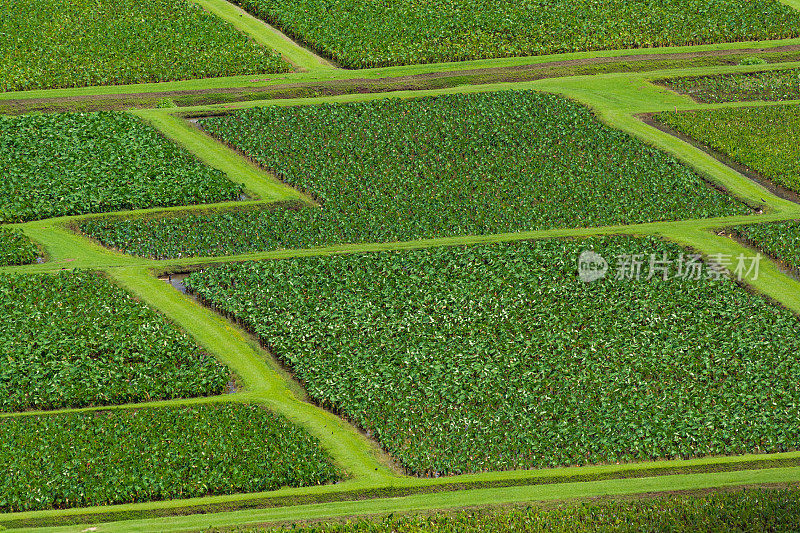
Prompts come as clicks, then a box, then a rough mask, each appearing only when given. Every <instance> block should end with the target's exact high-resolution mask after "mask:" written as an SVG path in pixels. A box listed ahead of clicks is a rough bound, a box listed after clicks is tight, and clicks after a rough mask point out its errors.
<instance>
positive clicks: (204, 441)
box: [0, 404, 341, 512]
mask: <svg viewBox="0 0 800 533" xmlns="http://www.w3.org/2000/svg"><path fill="white" fill-rule="evenodd" d="M0 461H2V463H3V469H4V472H5V475H3V476H2V478H0V494H2V498H0V509H2V510H3V511H11V512H13V511H33V510H42V509H66V508H70V507H87V506H93V505H109V504H115V503H133V502H145V501H157V500H169V499H176V498H192V497H200V496H208V495H213V494H232V493H236V492H261V491H268V490H275V489H278V488H281V487H287V486H288V487H299V486H306V485H320V484H324V483H330V482H333V481H337V480H338V479H340V477H341V474H340V473H339V471H338V470H337V469H336V467H334V466H333V465H332V464H331V460H330V458H329V457H328V455H327V454H326V453H325V452H324V451H323V450H322V448H321V446H320V443H319V441H318V440H317V439H315V438H314V437H312V436H310V435H309V434H308V433H306V432H305V431H304V430H303V429H301V428H299V427H297V426H295V425H294V424H292V423H290V422H289V421H287V420H286V419H284V418H283V417H281V416H277V415H275V414H273V413H271V412H269V411H267V410H266V409H264V408H263V407H261V406H256V405H240V404H224V405H201V406H193V407H168V408H154V409H138V410H133V409H122V410H117V411H99V412H83V413H68V414H53V415H45V416H20V417H13V418H3V419H0Z"/></svg>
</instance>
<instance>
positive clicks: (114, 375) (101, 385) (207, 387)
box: [0, 271, 230, 411]
mask: <svg viewBox="0 0 800 533" xmlns="http://www.w3.org/2000/svg"><path fill="white" fill-rule="evenodd" d="M0 312H1V314H2V316H3V320H2V321H0V353H2V354H3V355H2V363H0V409H1V410H3V411H21V410H27V409H55V408H60V407H83V406H90V405H113V404H122V403H131V402H138V401H145V400H157V399H171V398H188V397H195V396H204V395H211V394H220V393H221V392H223V391H224V390H225V386H226V385H227V383H228V382H229V380H230V373H229V371H228V370H227V368H226V367H225V366H223V365H222V364H220V363H218V362H217V361H216V360H215V359H214V358H213V357H211V356H209V355H207V354H205V353H203V352H202V350H201V349H200V348H199V347H198V346H197V344H196V343H195V342H194V341H193V340H192V339H191V338H190V337H189V336H188V335H187V334H186V333H184V332H183V331H181V330H180V329H178V328H177V327H175V326H174V325H172V324H171V323H170V322H168V321H167V320H166V319H165V318H164V317H163V316H162V315H160V314H158V313H156V312H155V311H153V310H152V309H150V308H149V307H147V306H146V305H144V304H142V303H139V302H137V301H136V300H134V299H133V297H131V296H130V295H129V294H128V293H126V292H125V291H123V290H122V289H120V288H118V287H117V286H115V285H113V284H112V283H111V282H109V281H108V280H107V279H105V278H103V277H101V276H99V275H97V274H94V273H91V272H85V271H76V272H61V273H59V274H53V275H12V274H0Z"/></svg>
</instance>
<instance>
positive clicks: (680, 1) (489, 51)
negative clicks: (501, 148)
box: [232, 0, 800, 68]
mask: <svg viewBox="0 0 800 533" xmlns="http://www.w3.org/2000/svg"><path fill="white" fill-rule="evenodd" d="M232 1H233V2H234V3H235V4H238V5H240V6H242V7H244V8H245V9H246V10H248V11H250V12H251V13H253V14H255V15H256V16H259V17H261V18H263V19H265V20H267V21H269V22H271V23H273V24H276V25H277V26H279V27H280V28H282V29H283V30H284V31H285V32H287V33H288V34H290V35H292V36H294V37H296V38H297V39H299V40H301V41H303V42H306V43H309V44H310V45H311V46H313V47H314V48H316V49H318V50H320V51H321V52H323V53H324V54H327V55H328V56H330V57H332V58H333V59H334V60H336V61H337V62H339V63H341V64H342V65H344V66H345V67H348V68H349V67H352V68H364V67H376V66H386V65H407V64H414V63H436V62H446V61H461V60H468V59H482V58H492V57H509V56H527V55H542V54H556V53H565V52H578V51H584V50H609V49H619V48H651V47H660V46H671V45H695V44H707V43H722V42H731V41H750V40H752V41H758V40H765V39H783V38H789V37H798V36H800V29H798V28H800V13H798V12H797V11H795V10H793V9H792V8H790V7H789V6H786V5H783V4H781V3H779V2H776V1H774V0H750V1H748V0H720V1H716V2H708V1H705V0H661V1H659V2H658V5H654V4H653V3H652V2H649V1H646V0H607V1H603V2H581V3H580V5H579V8H576V5H575V3H573V2H568V1H566V0H548V1H546V2H543V1H537V0H515V1H513V2H497V1H487V0H394V1H392V2H386V1H383V0H337V1H331V0H277V1H276V0H232Z"/></svg>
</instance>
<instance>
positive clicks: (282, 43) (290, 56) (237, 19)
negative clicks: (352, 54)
mask: <svg viewBox="0 0 800 533" xmlns="http://www.w3.org/2000/svg"><path fill="white" fill-rule="evenodd" d="M191 1H192V2H194V3H195V4H197V5H199V6H201V7H202V8H203V9H205V10H206V11H208V12H210V13H213V14H214V15H216V16H217V18H219V19H221V20H223V21H225V22H227V23H229V24H231V25H232V26H234V27H235V28H236V29H238V30H239V31H241V32H242V33H245V34H246V35H248V36H249V37H250V38H252V39H253V40H254V41H256V42H257V43H258V44H260V45H262V46H266V47H268V48H271V49H273V50H275V51H276V52H278V53H279V54H281V55H282V56H283V58H284V60H285V61H287V62H288V63H290V64H292V65H294V66H295V67H298V68H300V69H301V70H306V71H310V70H320V69H333V68H335V67H334V65H333V64H332V63H331V62H330V61H328V60H327V59H325V58H323V57H322V56H320V55H318V54H316V53H315V52H313V51H311V50H308V49H306V48H304V47H303V46H301V45H300V44H298V43H297V42H295V41H294V40H293V39H291V38H289V37H288V36H287V35H286V34H284V33H283V32H282V31H280V30H279V29H277V28H275V27H274V26H272V25H271V24H269V23H268V22H266V21H264V20H261V19H259V18H257V17H254V16H253V15H251V14H250V13H248V12H247V11H245V10H244V9H242V8H240V7H239V6H236V5H233V4H231V3H230V2H227V1H226V0H191Z"/></svg>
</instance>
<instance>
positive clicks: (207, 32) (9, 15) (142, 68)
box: [0, 0, 289, 92]
mask: <svg viewBox="0 0 800 533" xmlns="http://www.w3.org/2000/svg"><path fill="white" fill-rule="evenodd" d="M0 50H3V54H2V55H0V92H4V91H27V90H32V89H49V88H59V87H86V86H92V85H117V84H124V83H140V82H154V81H170V80H183V79H193V78H208V77H214V76H229V75H234V74H257V73H266V72H286V71H287V70H289V65H288V64H287V63H285V62H284V61H283V60H282V59H281V56H280V55H279V54H277V53H276V52H274V51H273V50H269V49H267V48H264V47H262V46H259V45H258V44H256V43H255V42H254V41H253V40H251V39H250V38H248V37H247V36H245V35H243V34H241V33H239V31H238V30H236V29H235V28H234V27H233V26H230V25H229V24H228V23H226V22H224V21H222V20H220V19H218V18H217V17H215V16H214V15H212V14H210V13H206V12H205V11H203V10H202V9H201V8H200V7H199V6H198V5H196V4H194V3H193V2H190V1H187V0H148V1H147V2H138V1H136V0H93V1H88V0H3V1H2V2H0Z"/></svg>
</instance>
